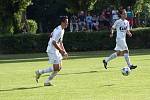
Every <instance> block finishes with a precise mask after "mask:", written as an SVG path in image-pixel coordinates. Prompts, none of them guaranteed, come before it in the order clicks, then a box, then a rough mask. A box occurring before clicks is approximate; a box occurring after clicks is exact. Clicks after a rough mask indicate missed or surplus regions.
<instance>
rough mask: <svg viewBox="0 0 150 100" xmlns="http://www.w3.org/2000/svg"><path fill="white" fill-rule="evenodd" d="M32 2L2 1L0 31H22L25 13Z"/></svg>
mask: <svg viewBox="0 0 150 100" xmlns="http://www.w3.org/2000/svg"><path fill="white" fill-rule="evenodd" d="M30 4H31V0H1V1H0V31H1V32H2V33H13V32H15V33H16V32H19V31H21V24H22V23H24V20H23V19H22V18H23V16H22V15H23V12H24V11H26V8H27V6H29V5H30Z"/></svg>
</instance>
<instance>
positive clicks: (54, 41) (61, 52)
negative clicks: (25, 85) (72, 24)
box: [35, 16, 68, 86]
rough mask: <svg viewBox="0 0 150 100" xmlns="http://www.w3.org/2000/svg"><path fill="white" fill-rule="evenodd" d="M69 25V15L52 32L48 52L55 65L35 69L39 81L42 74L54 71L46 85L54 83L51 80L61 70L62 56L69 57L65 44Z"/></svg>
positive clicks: (51, 61) (50, 60)
mask: <svg viewBox="0 0 150 100" xmlns="http://www.w3.org/2000/svg"><path fill="white" fill-rule="evenodd" d="M67 26H68V17H66V16H64V17H62V18H61V24H60V25H59V26H58V27H56V28H55V29H54V30H53V32H52V33H51V36H50V39H49V42H48V46H47V50H46V52H47V54H48V58H49V63H51V64H53V66H52V67H48V68H45V69H40V70H37V71H35V74H36V81H37V82H38V80H39V78H40V76H41V75H42V74H44V73H50V72H52V73H51V75H50V76H49V77H48V78H47V79H46V80H45V82H44V86H51V85H52V84H51V82H50V81H51V80H52V79H53V78H54V77H55V76H56V75H57V73H58V72H59V71H60V70H61V67H62V58H63V57H68V54H67V52H66V50H65V48H64V46H63V35H64V29H65V28H67Z"/></svg>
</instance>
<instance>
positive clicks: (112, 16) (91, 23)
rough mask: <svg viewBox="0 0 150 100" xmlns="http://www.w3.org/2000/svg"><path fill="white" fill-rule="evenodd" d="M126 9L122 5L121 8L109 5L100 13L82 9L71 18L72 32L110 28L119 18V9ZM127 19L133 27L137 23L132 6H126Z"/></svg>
mask: <svg viewBox="0 0 150 100" xmlns="http://www.w3.org/2000/svg"><path fill="white" fill-rule="evenodd" d="M121 9H124V8H123V7H122V6H120V7H119V9H115V8H114V7H107V8H106V9H103V10H102V11H101V12H100V13H92V12H84V11H80V12H79V13H78V14H77V15H75V14H73V15H72V16H71V18H70V32H79V31H88V32H92V31H100V30H103V29H106V30H109V29H110V28H111V26H112V24H113V23H114V22H115V21H116V20H118V19H119V14H118V11H119V10H121ZM126 11H127V20H128V21H129V23H130V28H131V29H132V27H133V25H134V24H135V21H134V17H135V16H134V12H133V10H132V8H131V6H128V7H127V8H126Z"/></svg>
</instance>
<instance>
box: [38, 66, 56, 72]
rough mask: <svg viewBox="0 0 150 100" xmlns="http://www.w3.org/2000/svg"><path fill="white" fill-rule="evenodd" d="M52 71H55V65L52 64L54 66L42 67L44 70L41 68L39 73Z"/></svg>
mask: <svg viewBox="0 0 150 100" xmlns="http://www.w3.org/2000/svg"><path fill="white" fill-rule="evenodd" d="M52 71H54V68H53V66H52V67H48V68H45V69H42V70H39V73H40V74H44V73H49V72H52Z"/></svg>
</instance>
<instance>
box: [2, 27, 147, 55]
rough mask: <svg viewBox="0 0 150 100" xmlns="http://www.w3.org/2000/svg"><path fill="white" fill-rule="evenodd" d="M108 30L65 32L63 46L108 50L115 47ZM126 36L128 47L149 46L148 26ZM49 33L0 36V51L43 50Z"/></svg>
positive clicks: (69, 48)
mask: <svg viewBox="0 0 150 100" xmlns="http://www.w3.org/2000/svg"><path fill="white" fill-rule="evenodd" d="M108 33H109V32H108V31H101V32H92V33H88V32H85V33H83V32H77V33H70V32H69V33H67V32H66V33H65V36H64V46H65V47H66V50H67V51H93V50H94V51H95V50H105V49H107V50H110V49H113V48H114V47H115V37H114V38H112V39H110V38H109V34H108ZM132 33H133V37H132V38H127V43H128V46H129V48H132V49H135V48H150V41H149V38H150V34H149V33H150V28H145V29H143V28H141V29H134V30H132ZM48 40H49V34H23V35H21V34H20V35H11V36H9V35H8V36H1V37H0V46H1V48H0V53H29V52H30V53H31V52H45V50H46V47H47V43H48Z"/></svg>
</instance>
